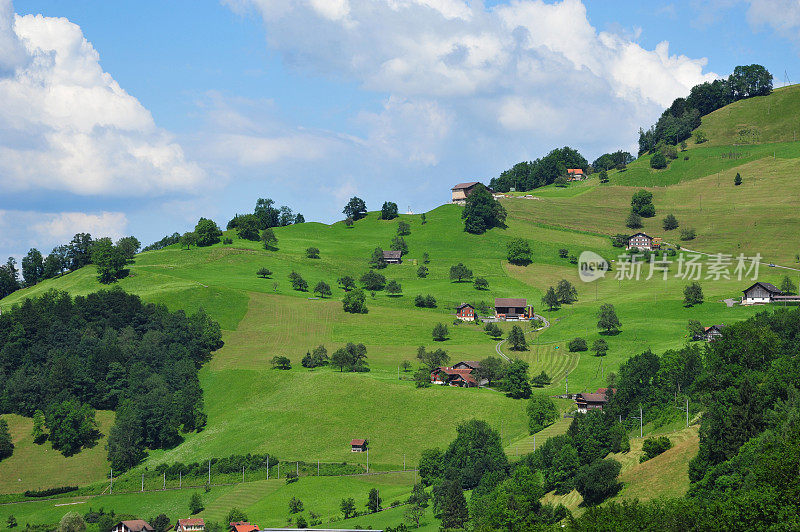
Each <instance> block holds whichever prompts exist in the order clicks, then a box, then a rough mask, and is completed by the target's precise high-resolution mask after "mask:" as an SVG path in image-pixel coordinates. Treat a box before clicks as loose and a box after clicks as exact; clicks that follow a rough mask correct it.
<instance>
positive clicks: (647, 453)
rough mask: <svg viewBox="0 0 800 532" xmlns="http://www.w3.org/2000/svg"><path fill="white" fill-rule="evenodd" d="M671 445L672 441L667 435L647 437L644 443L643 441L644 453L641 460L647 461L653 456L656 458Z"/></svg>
mask: <svg viewBox="0 0 800 532" xmlns="http://www.w3.org/2000/svg"><path fill="white" fill-rule="evenodd" d="M671 447H672V442H671V441H669V438H667V437H666V436H661V437H658V438H655V437H650V438H647V439H646V440H644V443H642V451H643V452H644V455H642V456H641V457H640V458H639V462H640V463H641V462H646V461H648V460H650V459H651V458H655V457H656V456H658V455H659V454H661V453H663V452H664V451H666V450H668V449H670V448H671Z"/></svg>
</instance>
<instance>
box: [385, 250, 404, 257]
mask: <svg viewBox="0 0 800 532" xmlns="http://www.w3.org/2000/svg"><path fill="white" fill-rule="evenodd" d="M402 256H403V252H402V251H395V250H393V249H388V250H386V251H384V252H383V258H384V259H399V258H401V257H402Z"/></svg>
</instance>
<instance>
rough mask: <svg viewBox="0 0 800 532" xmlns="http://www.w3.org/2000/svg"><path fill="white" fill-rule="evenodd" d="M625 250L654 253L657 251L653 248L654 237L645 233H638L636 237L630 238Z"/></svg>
mask: <svg viewBox="0 0 800 532" xmlns="http://www.w3.org/2000/svg"><path fill="white" fill-rule="evenodd" d="M625 249H638V250H639V251H652V250H653V249H655V248H654V247H653V237H651V236H649V235H646V234H644V233H636V234H635V235H632V236H629V237H628V243H627V245H626V246H625Z"/></svg>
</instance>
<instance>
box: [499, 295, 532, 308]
mask: <svg viewBox="0 0 800 532" xmlns="http://www.w3.org/2000/svg"><path fill="white" fill-rule="evenodd" d="M494 306H495V307H527V306H528V300H527V299H525V298H524V297H523V298H519V297H496V298H494Z"/></svg>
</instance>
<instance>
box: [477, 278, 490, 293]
mask: <svg viewBox="0 0 800 532" xmlns="http://www.w3.org/2000/svg"><path fill="white" fill-rule="evenodd" d="M474 284H475V290H488V289H489V281H487V280H486V279H484V278H483V277H476V278H475V283H474Z"/></svg>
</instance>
